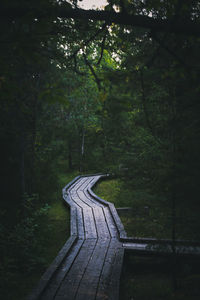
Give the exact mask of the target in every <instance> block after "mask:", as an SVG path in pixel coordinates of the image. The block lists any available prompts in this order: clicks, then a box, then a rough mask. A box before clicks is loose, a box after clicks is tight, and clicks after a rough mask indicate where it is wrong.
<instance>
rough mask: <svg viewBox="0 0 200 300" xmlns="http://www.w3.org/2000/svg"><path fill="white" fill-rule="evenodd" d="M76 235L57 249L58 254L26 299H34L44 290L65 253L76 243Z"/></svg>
mask: <svg viewBox="0 0 200 300" xmlns="http://www.w3.org/2000/svg"><path fill="white" fill-rule="evenodd" d="M76 240H77V238H76V237H74V236H73V237H70V238H69V239H68V240H67V242H66V243H65V245H64V246H63V247H62V249H61V250H60V251H59V253H58V255H57V256H56V258H55V259H54V261H53V263H52V264H51V265H50V266H49V268H48V269H47V270H46V271H45V273H44V274H43V276H42V277H41V279H40V281H39V283H38V285H37V287H36V288H35V289H34V290H33V292H32V293H31V295H29V296H28V297H27V300H36V299H38V298H39V296H40V295H41V294H42V293H43V291H44V290H45V288H46V286H47V284H48V283H49V282H50V280H51V279H52V277H53V276H54V274H55V272H56V271H57V270H58V268H59V266H60V265H61V263H62V261H63V260H64V259H65V257H66V255H67V254H68V253H69V252H70V250H71V249H72V248H73V246H74V244H75V243H76Z"/></svg>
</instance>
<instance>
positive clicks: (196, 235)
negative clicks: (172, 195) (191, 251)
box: [94, 179, 200, 240]
mask: <svg viewBox="0 0 200 300" xmlns="http://www.w3.org/2000/svg"><path fill="white" fill-rule="evenodd" d="M94 192H95V193H96V194H97V195H98V196H100V197H101V198H103V199H105V200H107V201H109V202H112V203H114V204H115V207H116V208H117V207H132V211H131V212H130V213H129V214H127V213H126V214H124V215H123V214H122V213H120V218H121V221H122V223H123V225H124V227H125V230H126V232H127V235H128V236H133V237H153V238H169V239H170V238H171V236H172V217H171V214H172V212H171V203H169V202H168V201H167V199H165V198H164V197H161V196H158V195H152V194H151V191H150V190H148V189H147V188H146V189H145V188H144V189H143V190H140V189H135V190H133V188H132V187H131V186H130V185H127V184H125V183H124V182H123V181H122V180H120V179H107V180H102V181H100V182H99V183H98V184H97V185H96V186H95V188H94ZM198 211H199V210H197V208H196V209H195V208H194V209H192V208H191V207H189V208H188V207H187V205H185V207H183V205H182V204H180V205H179V206H178V205H177V219H176V238H177V239H187V240H190V239H191V240H199V239H200V231H199V230H197V228H198V226H199V221H198V220H199V218H198ZM186 220H187V221H186ZM185 222H187V223H188V224H190V226H185Z"/></svg>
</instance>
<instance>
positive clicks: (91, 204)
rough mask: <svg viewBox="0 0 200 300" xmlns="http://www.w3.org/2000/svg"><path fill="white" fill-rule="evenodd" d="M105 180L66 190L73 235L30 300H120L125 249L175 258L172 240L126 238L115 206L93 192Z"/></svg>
mask: <svg viewBox="0 0 200 300" xmlns="http://www.w3.org/2000/svg"><path fill="white" fill-rule="evenodd" d="M101 177H102V175H90V176H89V175H88V176H78V177H76V178H75V179H74V180H73V181H72V182H71V183H69V184H68V185H67V186H66V187H65V188H64V189H63V198H64V200H65V201H66V202H67V203H68V204H69V206H70V212H71V226H70V227H71V236H70V238H69V239H68V241H67V242H66V244H65V245H64V247H63V248H62V249H61V251H60V252H59V254H58V256H57V257H56V258H55V260H54V262H53V263H52V264H51V266H50V267H49V268H48V269H47V271H46V272H45V274H44V275H43V276H42V278H41V280H40V282H39V284H38V286H37V288H36V289H35V290H34V291H33V293H32V294H31V295H30V296H29V297H28V299H27V300H75V299H76V300H104V299H105V300H106V299H108V300H112V299H113V300H117V299H118V295H119V281H120V273H121V268H122V264H123V256H124V250H127V251H128V250H131V251H132V252H133V253H135V254H137V255H138V254H139V255H143V254H145V255H147V254H153V255H163V254H164V255H166V254H167V255H168V254H171V253H172V251H171V246H170V241H166V240H160V241H157V240H155V239H140V238H138V239H137V238H128V237H127V236H126V232H125V230H124V227H123V225H122V223H121V221H120V218H119V216H118V214H117V211H116V209H115V207H114V205H113V204H112V203H109V202H107V201H104V200H103V199H101V198H99V197H98V196H96V195H95V194H94V193H93V191H92V190H91V188H92V186H93V185H94V184H95V183H96V182H97V181H98V180H99V179H100V178H101ZM162 245H164V247H160V246H162ZM176 249H177V251H179V253H181V252H182V253H183V254H184V255H187V254H189V255H190V254H198V255H199V253H200V248H199V247H196V249H195V248H194V247H189V246H186V247H181V246H180V245H178V244H177V246H176Z"/></svg>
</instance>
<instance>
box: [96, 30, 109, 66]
mask: <svg viewBox="0 0 200 300" xmlns="http://www.w3.org/2000/svg"><path fill="white" fill-rule="evenodd" d="M106 36H107V31H106V32H105V35H104V37H103V40H102V43H101V54H100V57H99V60H98V62H97V65H99V64H100V63H101V60H102V58H103V51H104V48H105V42H106Z"/></svg>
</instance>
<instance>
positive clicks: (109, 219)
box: [103, 207, 119, 238]
mask: <svg viewBox="0 0 200 300" xmlns="http://www.w3.org/2000/svg"><path fill="white" fill-rule="evenodd" d="M103 212H104V214H105V220H106V223H107V224H108V228H109V232H110V235H111V237H112V238H116V237H118V236H119V234H118V230H117V228H116V225H115V223H114V221H113V218H112V215H111V214H110V211H109V208H108V207H104V209H103Z"/></svg>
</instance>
